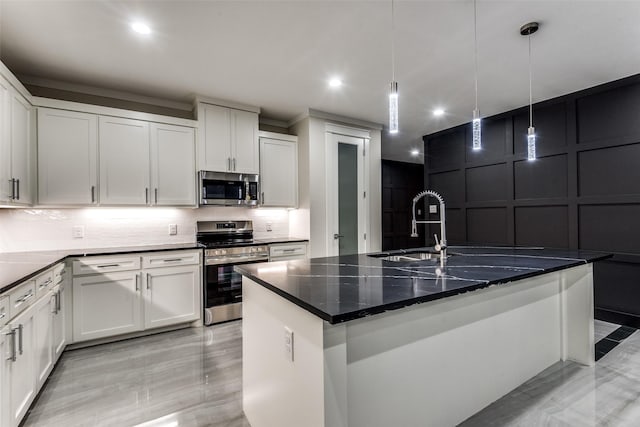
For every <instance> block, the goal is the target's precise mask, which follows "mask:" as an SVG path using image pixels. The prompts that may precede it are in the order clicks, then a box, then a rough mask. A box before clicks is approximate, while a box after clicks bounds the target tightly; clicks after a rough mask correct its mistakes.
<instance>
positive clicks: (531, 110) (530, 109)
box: [527, 31, 533, 127]
mask: <svg viewBox="0 0 640 427" xmlns="http://www.w3.org/2000/svg"><path fill="white" fill-rule="evenodd" d="M527 38H528V40H529V127H532V126H533V98H532V95H531V93H532V92H531V31H529V35H528V36H527Z"/></svg>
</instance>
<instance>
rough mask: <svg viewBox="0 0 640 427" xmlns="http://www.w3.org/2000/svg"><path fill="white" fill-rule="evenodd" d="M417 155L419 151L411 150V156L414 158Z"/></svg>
mask: <svg viewBox="0 0 640 427" xmlns="http://www.w3.org/2000/svg"><path fill="white" fill-rule="evenodd" d="M418 154H420V150H418V149H417V148H414V149H413V150H411V155H412V156H414V157H416V156H418Z"/></svg>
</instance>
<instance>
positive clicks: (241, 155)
mask: <svg viewBox="0 0 640 427" xmlns="http://www.w3.org/2000/svg"><path fill="white" fill-rule="evenodd" d="M231 116H232V118H233V120H232V123H233V127H232V128H231V129H232V134H233V143H232V145H231V147H232V152H233V161H232V164H231V166H232V167H233V172H238V173H248V174H256V173H259V170H260V163H259V160H258V159H259V157H258V115H257V114H256V113H251V112H249V111H241V110H233V111H232V114H231Z"/></svg>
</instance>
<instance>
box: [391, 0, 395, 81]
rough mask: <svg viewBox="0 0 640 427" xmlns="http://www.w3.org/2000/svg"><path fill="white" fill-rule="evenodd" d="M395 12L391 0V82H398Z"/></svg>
mask: <svg viewBox="0 0 640 427" xmlns="http://www.w3.org/2000/svg"><path fill="white" fill-rule="evenodd" d="M395 22H396V19H395V10H394V7H393V0H391V81H393V82H395V81H396V43H395Z"/></svg>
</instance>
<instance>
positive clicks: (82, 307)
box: [72, 250, 202, 343]
mask: <svg viewBox="0 0 640 427" xmlns="http://www.w3.org/2000/svg"><path fill="white" fill-rule="evenodd" d="M201 256H202V252H201V250H187V251H167V252H154V253H144V254H141V255H136V256H130V255H127V256H126V257H121V258H118V259H116V258H114V257H87V258H82V259H79V260H75V261H73V265H74V274H75V275H74V278H73V304H72V305H73V341H74V343H75V342H82V341H88V340H94V339H98V338H108V337H113V336H117V335H122V334H126V333H130V332H139V331H144V330H148V329H153V328H159V327H163V326H170V325H177V324H180V323H186V322H192V321H195V320H198V319H199V318H200V317H201V311H202V308H201V289H202V273H201V267H200V264H201ZM83 266H85V267H86V266H93V268H83ZM141 266H142V267H141ZM151 266H153V267H151ZM98 267H104V268H105V269H106V268H108V269H111V270H110V272H109V273H102V274H95V272H96V268H98ZM145 267H146V268H145ZM117 269H122V270H126V271H115V270H117ZM83 273H84V275H83ZM87 273H93V274H87Z"/></svg>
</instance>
